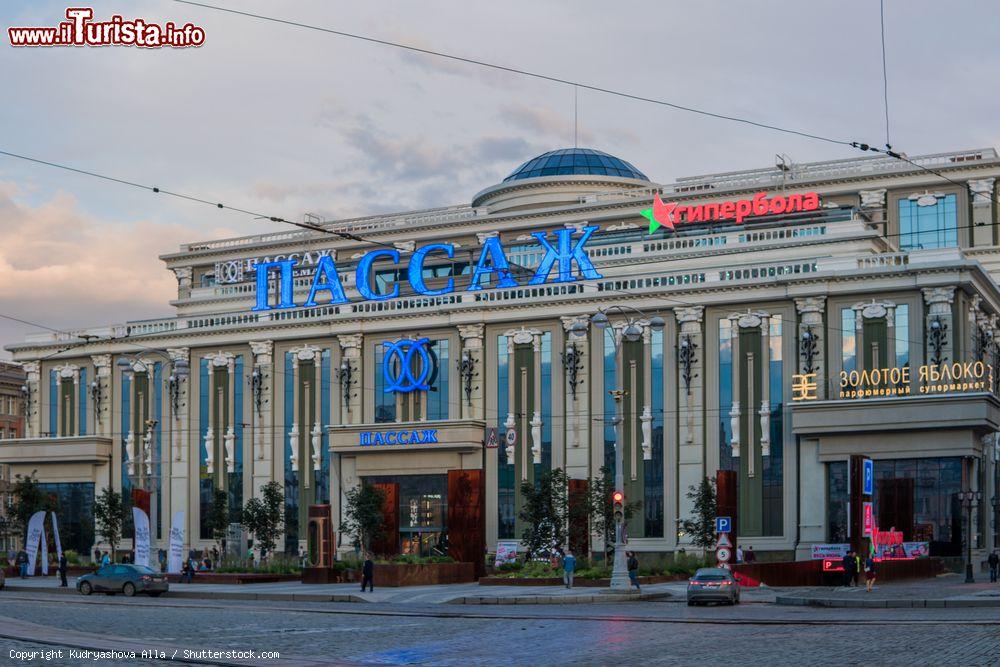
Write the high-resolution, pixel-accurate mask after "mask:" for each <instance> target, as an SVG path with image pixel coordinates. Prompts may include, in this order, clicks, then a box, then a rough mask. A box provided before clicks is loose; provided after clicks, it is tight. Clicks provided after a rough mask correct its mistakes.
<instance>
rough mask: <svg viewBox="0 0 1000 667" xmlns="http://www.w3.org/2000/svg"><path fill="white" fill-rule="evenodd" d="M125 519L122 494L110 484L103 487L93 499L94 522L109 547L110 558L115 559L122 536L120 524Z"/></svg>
mask: <svg viewBox="0 0 1000 667" xmlns="http://www.w3.org/2000/svg"><path fill="white" fill-rule="evenodd" d="M124 521H125V506H124V505H123V504H122V494H120V493H118V492H117V491H115V490H114V489H112V488H111V487H110V486H106V487H104V489H103V490H102V491H101V494H100V495H99V496H97V498H96V499H94V524H95V525H96V526H97V530H98V531H99V532H100V533H101V535H102V537H103V538H104V541H105V542H107V543H108V546H110V547H111V560H112V562H114V560H115V552H116V551H117V549H118V542H120V541H121V537H122V525H123V523H124Z"/></svg>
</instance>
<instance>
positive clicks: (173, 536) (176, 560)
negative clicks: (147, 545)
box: [167, 511, 184, 574]
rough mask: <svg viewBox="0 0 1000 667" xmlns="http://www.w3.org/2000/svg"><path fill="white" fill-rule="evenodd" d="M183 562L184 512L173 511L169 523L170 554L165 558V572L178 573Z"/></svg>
mask: <svg viewBox="0 0 1000 667" xmlns="http://www.w3.org/2000/svg"><path fill="white" fill-rule="evenodd" d="M183 562H184V512H183V511H180V512H174V520H173V522H172V523H171V524H170V555H169V557H168V560H167V572H170V573H172V574H180V571H181V565H182V564H183Z"/></svg>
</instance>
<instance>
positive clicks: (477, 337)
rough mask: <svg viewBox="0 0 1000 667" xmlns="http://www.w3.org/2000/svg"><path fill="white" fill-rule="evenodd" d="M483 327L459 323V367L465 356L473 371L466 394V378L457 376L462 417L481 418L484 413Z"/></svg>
mask: <svg viewBox="0 0 1000 667" xmlns="http://www.w3.org/2000/svg"><path fill="white" fill-rule="evenodd" d="M483 328H484V325H482V324H460V325H459V326H458V335H459V337H460V338H461V339H462V351H461V354H460V356H459V359H458V365H459V368H460V369H461V367H462V363H463V361H464V359H465V358H466V356H467V357H468V359H469V363H470V364H471V371H472V373H473V375H472V377H471V378H470V379H471V383H470V388H471V390H472V391H471V392H469V393H468V395H466V379H465V378H464V377H459V381H460V382H461V388H460V390H459V392H458V396H459V404H460V405H461V406H462V409H461V415H462V418H463V419H482V418H483V415H484V414H485V413H486V412H485V408H484V405H483V400H484V399H483V396H484V392H483V377H484V375H483Z"/></svg>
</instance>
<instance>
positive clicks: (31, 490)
mask: <svg viewBox="0 0 1000 667" xmlns="http://www.w3.org/2000/svg"><path fill="white" fill-rule="evenodd" d="M14 480H15V481H14V483H13V484H12V485H11V488H10V494H11V499H12V501H13V506H12V507H11V508H10V510H9V516H10V520H11V527H10V530H11V533H12V534H17V535H20V536H21V539H22V540H25V539H26V537H25V536H26V534H27V531H28V522H29V521H31V517H32V516H34V515H35V513H36V512H42V511H45V512H50V511H54V510H55V509H56V507H55V502H54V501H53V499H52V496H50V495H49V494H47V493H45V492H44V491H42V489H41V487H40V486H39V485H38V480H37V479H36V478H35V472H34V471H32V473H31V474H30V475H15V476H14ZM25 548H27V547H25Z"/></svg>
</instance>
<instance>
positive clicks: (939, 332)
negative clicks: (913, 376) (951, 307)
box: [927, 315, 948, 366]
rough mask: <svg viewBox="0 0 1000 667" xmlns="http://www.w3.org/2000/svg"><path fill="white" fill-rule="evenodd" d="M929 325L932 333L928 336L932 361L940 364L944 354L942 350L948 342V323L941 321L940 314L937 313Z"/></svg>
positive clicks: (937, 364) (936, 364)
mask: <svg viewBox="0 0 1000 667" xmlns="http://www.w3.org/2000/svg"><path fill="white" fill-rule="evenodd" d="M928 326H929V327H930V333H929V334H928V336H927V338H928V342H929V343H930V346H931V363H932V364H934V365H935V366H940V365H941V363H942V361H943V356H944V355H943V354H942V351H943V349H944V346H945V345H946V344H947V342H948V336H947V332H948V325H947V324H946V323H944V322H942V321H941V316H940V315H935V316H934V319H933V320H931V321H930V324H929V325H928Z"/></svg>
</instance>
